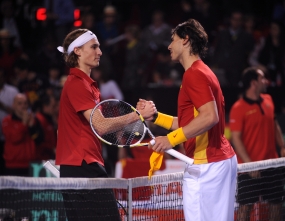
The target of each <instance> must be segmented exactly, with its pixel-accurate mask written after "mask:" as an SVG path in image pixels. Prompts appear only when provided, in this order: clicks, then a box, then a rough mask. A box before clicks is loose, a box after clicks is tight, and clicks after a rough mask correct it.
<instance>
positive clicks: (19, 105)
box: [13, 94, 29, 116]
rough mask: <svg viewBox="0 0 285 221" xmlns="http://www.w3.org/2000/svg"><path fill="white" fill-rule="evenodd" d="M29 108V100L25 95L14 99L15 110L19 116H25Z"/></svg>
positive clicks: (18, 95)
mask: <svg viewBox="0 0 285 221" xmlns="http://www.w3.org/2000/svg"><path fill="white" fill-rule="evenodd" d="M28 108H29V105H28V99H27V97H26V95H25V94H17V95H16V96H15V98H14V103H13V109H14V112H15V114H16V115H17V116H23V113H24V112H25V111H27V110H28Z"/></svg>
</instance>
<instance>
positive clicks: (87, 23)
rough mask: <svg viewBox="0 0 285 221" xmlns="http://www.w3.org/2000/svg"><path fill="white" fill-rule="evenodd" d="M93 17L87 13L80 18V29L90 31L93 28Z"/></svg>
mask: <svg viewBox="0 0 285 221" xmlns="http://www.w3.org/2000/svg"><path fill="white" fill-rule="evenodd" d="M94 20H95V18H94V16H93V14H91V13H88V14H86V15H84V16H83V18H82V27H83V28H87V29H89V30H92V29H93V28H94Z"/></svg>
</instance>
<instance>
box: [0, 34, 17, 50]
mask: <svg viewBox="0 0 285 221" xmlns="http://www.w3.org/2000/svg"><path fill="white" fill-rule="evenodd" d="M13 41H14V38H13V36H11V35H10V33H9V31H8V30H6V29H2V30H1V31H0V44H1V48H2V49H3V50H4V51H7V50H9V48H10V46H11V45H12V44H13Z"/></svg>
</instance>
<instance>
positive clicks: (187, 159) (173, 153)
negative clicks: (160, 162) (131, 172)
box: [149, 139, 194, 165]
mask: <svg viewBox="0 0 285 221" xmlns="http://www.w3.org/2000/svg"><path fill="white" fill-rule="evenodd" d="M149 143H150V144H151V145H152V146H153V145H154V144H155V139H152V140H151V141H150V142H149ZM165 152H166V153H168V154H170V155H171V156H173V157H175V158H177V159H179V160H181V161H183V162H185V163H187V164H189V165H192V164H193V162H194V159H192V158H190V157H187V156H186V155H184V154H182V153H180V152H178V151H176V150H174V149H169V150H166V151H165Z"/></svg>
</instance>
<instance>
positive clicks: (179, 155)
mask: <svg viewBox="0 0 285 221" xmlns="http://www.w3.org/2000/svg"><path fill="white" fill-rule="evenodd" d="M165 152H166V153H168V154H170V155H171V156H173V157H175V158H177V159H179V160H181V161H183V162H185V163H187V164H189V165H192V164H193V162H194V159H192V158H190V157H187V156H186V155H184V154H182V153H180V152H178V151H176V150H174V149H169V150H166V151H165Z"/></svg>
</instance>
